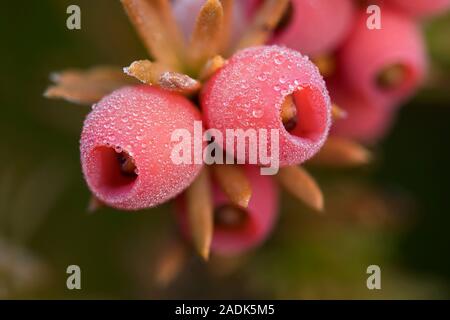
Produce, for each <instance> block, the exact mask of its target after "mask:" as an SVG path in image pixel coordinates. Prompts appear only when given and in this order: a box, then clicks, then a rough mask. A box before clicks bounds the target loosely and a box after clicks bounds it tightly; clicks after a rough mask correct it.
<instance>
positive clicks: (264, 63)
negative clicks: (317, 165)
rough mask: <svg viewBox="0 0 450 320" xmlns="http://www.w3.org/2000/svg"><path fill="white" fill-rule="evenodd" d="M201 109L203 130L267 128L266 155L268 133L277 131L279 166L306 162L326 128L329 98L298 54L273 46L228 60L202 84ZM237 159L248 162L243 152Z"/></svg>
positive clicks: (314, 69) (311, 67)
mask: <svg viewBox="0 0 450 320" xmlns="http://www.w3.org/2000/svg"><path fill="white" fill-rule="evenodd" d="M201 106H202V110H203V115H204V120H205V122H206V126H207V127H209V128H216V129H218V130H220V131H221V132H222V134H223V135H224V136H226V129H234V130H236V129H242V130H243V131H247V130H248V129H254V130H256V132H258V133H261V131H260V129H266V130H267V139H266V145H267V149H268V151H267V152H268V154H269V155H270V154H271V152H272V147H273V146H272V141H271V136H270V132H271V129H274V130H276V131H278V134H279V155H280V157H279V161H280V165H282V166H284V165H292V164H299V163H302V162H304V161H306V160H307V159H309V158H311V157H312V156H313V155H314V154H315V153H316V152H317V151H318V150H319V149H320V148H321V146H322V145H323V143H324V142H325V139H326V137H327V135H328V129H329V126H330V109H331V105H330V99H329V96H328V91H327V89H326V87H325V83H324V81H323V78H322V77H321V75H320V73H319V71H318V69H317V67H316V66H315V65H314V64H313V63H311V62H310V61H309V59H308V58H307V57H305V56H302V55H301V54H300V53H298V52H296V51H294V50H291V49H288V48H282V47H278V46H261V47H253V48H248V49H245V50H242V51H240V52H238V53H236V54H235V55H233V56H232V58H231V59H230V60H229V61H228V62H227V63H226V64H225V66H224V67H223V68H221V69H220V70H219V71H218V72H217V73H216V74H215V75H214V76H213V77H212V78H211V79H210V80H209V81H208V82H207V83H206V85H205V87H204V89H203V91H202V94H201ZM286 106H287V108H286ZM286 111H287V112H286ZM286 115H287V116H286ZM259 137H260V138H261V135H259ZM261 140H263V139H262V138H261ZM226 151H230V150H226ZM231 151H235V150H231ZM234 154H235V155H236V152H234ZM241 158H242V157H241ZM238 160H240V161H245V163H249V152H248V148H246V154H245V159H239V158H238Z"/></svg>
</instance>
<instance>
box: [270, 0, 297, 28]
mask: <svg viewBox="0 0 450 320" xmlns="http://www.w3.org/2000/svg"><path fill="white" fill-rule="evenodd" d="M293 17H294V5H293V4H292V1H289V4H288V6H287V8H286V10H285V11H284V14H283V16H282V17H281V19H280V21H279V22H278V24H277V25H276V27H275V29H274V30H273V32H274V34H279V33H281V32H283V31H284V30H285V29H286V28H287V27H289V25H290V24H291V21H292V19H293Z"/></svg>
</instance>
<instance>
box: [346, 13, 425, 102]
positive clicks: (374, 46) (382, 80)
mask: <svg viewBox="0 0 450 320" xmlns="http://www.w3.org/2000/svg"><path fill="white" fill-rule="evenodd" d="M367 17H368V16H367V14H366V13H365V12H361V13H360V14H359V16H358V19H357V20H356V23H355V25H354V27H353V30H354V31H353V33H352V34H351V36H350V37H349V39H348V40H347V42H346V43H345V44H344V45H343V47H342V49H341V52H340V58H339V67H340V68H341V71H342V75H343V77H344V78H345V80H346V81H347V82H348V84H349V86H350V87H352V89H353V90H355V91H360V92H361V93H362V94H363V95H365V96H366V97H367V99H376V100H387V103H392V101H397V102H399V100H402V99H405V98H407V97H409V96H410V95H411V94H412V93H414V91H415V90H416V89H417V88H418V86H419V85H420V84H421V82H422V81H423V79H424V77H425V72H426V65H427V58H426V54H425V48H424V43H423V38H422V35H421V33H420V31H419V28H418V26H417V25H416V23H415V22H414V21H412V20H411V19H409V18H408V17H405V16H403V15H400V14H398V13H395V12H393V11H390V10H388V9H386V8H383V9H382V17H381V26H382V27H381V29H373V30H371V29H368V28H367V25H366V22H367Z"/></svg>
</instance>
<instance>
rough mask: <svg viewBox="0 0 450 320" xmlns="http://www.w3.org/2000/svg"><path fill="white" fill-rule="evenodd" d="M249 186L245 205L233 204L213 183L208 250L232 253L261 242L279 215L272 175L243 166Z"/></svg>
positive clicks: (184, 229) (182, 220) (179, 214)
mask: <svg viewBox="0 0 450 320" xmlns="http://www.w3.org/2000/svg"><path fill="white" fill-rule="evenodd" d="M243 168H244V170H245V175H246V177H247V179H248V180H249V182H250V185H251V187H252V197H251V199H250V202H249V204H248V207H247V208H241V207H238V206H236V205H233V204H231V203H230V201H229V200H228V198H227V196H226V195H225V194H224V193H223V192H222V191H221V190H220V188H219V187H218V186H217V185H216V184H215V183H213V201H214V231H213V239H212V243H211V252H213V253H216V254H219V255H235V254H239V253H242V252H245V251H247V250H249V249H251V248H254V247H256V246H258V245H260V244H261V243H262V242H263V241H264V240H265V239H266V238H267V237H268V235H269V234H270V232H271V230H272V228H273V226H274V224H275V222H276V220H277V217H278V190H277V187H276V184H275V182H274V180H273V179H272V178H271V177H268V176H263V175H261V174H260V172H259V168H258V167H256V166H249V165H246V166H243ZM177 217H178V219H179V223H180V227H181V231H182V233H183V234H184V235H185V236H187V237H190V235H189V230H188V229H187V219H186V212H185V211H184V204H183V199H182V198H180V201H179V202H178V207H177Z"/></svg>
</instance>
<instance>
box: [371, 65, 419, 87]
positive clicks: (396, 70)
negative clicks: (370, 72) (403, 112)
mask: <svg viewBox="0 0 450 320" xmlns="http://www.w3.org/2000/svg"><path fill="white" fill-rule="evenodd" d="M375 81H376V85H377V87H378V88H380V89H382V90H385V91H395V90H399V89H402V88H406V87H408V86H409V85H411V84H412V83H413V82H414V75H413V72H412V70H411V69H410V68H408V66H407V65H404V64H401V63H396V64H392V65H389V66H387V67H385V68H383V70H381V71H380V72H379V73H378V74H377V76H376V80H375Z"/></svg>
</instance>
